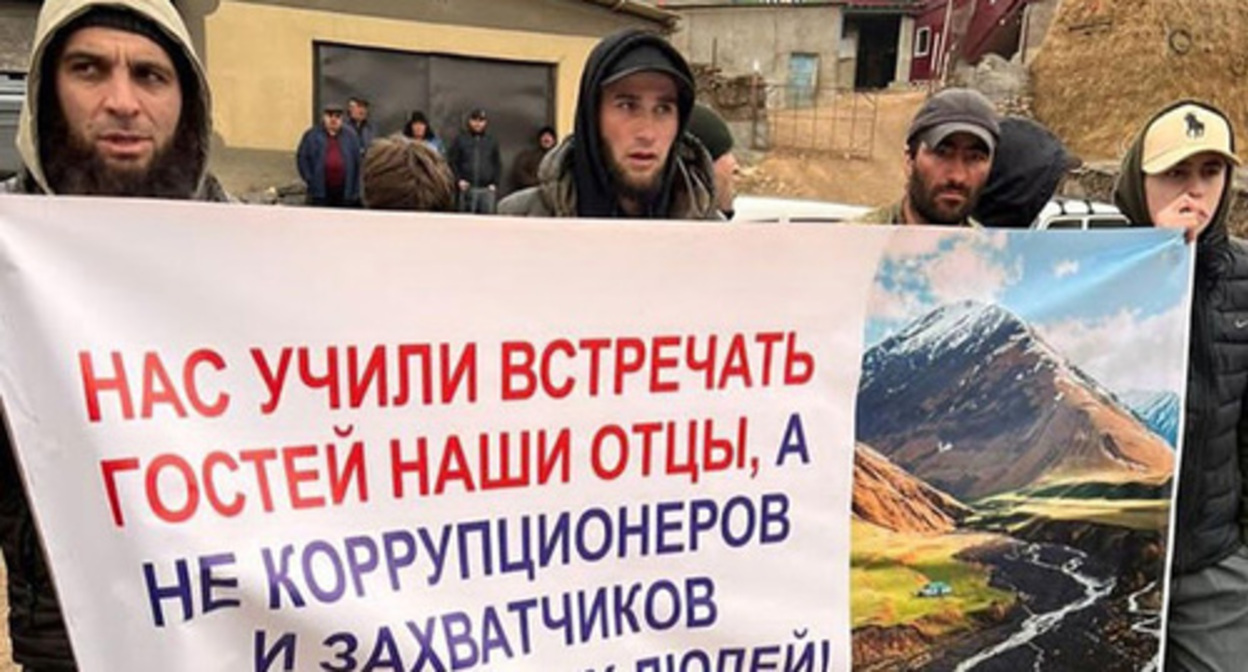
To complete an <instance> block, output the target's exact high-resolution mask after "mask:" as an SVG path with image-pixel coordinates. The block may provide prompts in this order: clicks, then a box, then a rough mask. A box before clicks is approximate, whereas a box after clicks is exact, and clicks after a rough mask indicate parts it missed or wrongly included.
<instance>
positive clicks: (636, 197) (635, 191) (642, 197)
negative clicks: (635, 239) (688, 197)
mask: <svg viewBox="0 0 1248 672" xmlns="http://www.w3.org/2000/svg"><path fill="white" fill-rule="evenodd" d="M604 147H605V143H604ZM607 170H608V172H610V174H611V186H612V188H614V189H615V196H616V198H617V199H619V200H629V201H633V202H635V203H637V205H639V206H641V210H642V212H649V211H650V209H651V206H652V205H653V204H654V202H655V201H657V200H658V198H659V194H660V192H661V191H662V185H663V175H664V173H666V171H665V170H664V171H660V172H659V173H658V174H657V175H655V176H654V179H653V180H651V181H650V184H646V185H641V186H639V185H636V184H631V183H629V182H628V179H627V178H626V177H625V175H624V169H623V168H621V167H620V164H618V163H616V161H615V157H613V156H611V155H610V153H608V154H607Z"/></svg>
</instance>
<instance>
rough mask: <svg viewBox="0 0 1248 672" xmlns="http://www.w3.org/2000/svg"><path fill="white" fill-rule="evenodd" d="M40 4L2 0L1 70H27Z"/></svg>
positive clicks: (0, 24)
mask: <svg viewBox="0 0 1248 672" xmlns="http://www.w3.org/2000/svg"><path fill="white" fill-rule="evenodd" d="M38 18H39V5H38V3H34V2H14V1H12V0H0V72H26V70H27V68H28V67H29V63H28V59H29V58H30V47H31V42H33V41H34V39H35V20H36V19H38Z"/></svg>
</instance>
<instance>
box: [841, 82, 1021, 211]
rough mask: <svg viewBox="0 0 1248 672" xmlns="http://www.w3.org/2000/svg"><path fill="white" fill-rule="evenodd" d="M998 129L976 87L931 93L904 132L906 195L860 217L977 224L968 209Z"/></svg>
mask: <svg viewBox="0 0 1248 672" xmlns="http://www.w3.org/2000/svg"><path fill="white" fill-rule="evenodd" d="M1000 134H1001V131H1000V127H999V126H998V122H997V112H996V110H995V109H993V107H992V103H990V102H989V101H988V99H987V98H985V97H984V96H983V94H981V93H979V92H978V91H974V90H972V89H945V90H944V91H941V92H940V93H938V94H936V95H934V96H932V97H931V98H929V99H928V100H927V102H926V103H924V104H923V107H921V108H919V112H918V114H916V115H915V117H914V121H913V122H911V124H910V130H909V131H908V132H907V133H906V193H905V196H904V197H903V198H902V199H901V201H900V202H898V203H895V204H893V205H891V206H886V207H883V208H880V209H878V210H874V211H872V212H869V213H867V214H866V215H864V216H863V217H862V218H861V219H860V220H859V221H861V222H864V223H869V224H943V225H951V226H977V224H976V222H975V220H973V219H971V213H972V212H974V210H975V204H976V202H977V201H978V200H979V195H980V193H981V192H982V191H983V189H984V185H985V184H986V183H987V182H988V172H989V171H990V170H991V169H992V157H993V154H994V152H995V151H996V148H997V140H998V138H999V137H1000Z"/></svg>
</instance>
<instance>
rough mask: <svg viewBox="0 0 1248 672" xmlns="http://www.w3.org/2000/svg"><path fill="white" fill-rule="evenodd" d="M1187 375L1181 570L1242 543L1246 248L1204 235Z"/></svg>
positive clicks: (1247, 442)
mask: <svg viewBox="0 0 1248 672" xmlns="http://www.w3.org/2000/svg"><path fill="white" fill-rule="evenodd" d="M1199 244H1200V245H1201V248H1200V249H1199V250H1198V252H1197V258H1198V262H1197V274H1196V290H1195V294H1194V296H1193V297H1192V333H1191V349H1190V360H1189V363H1188V373H1187V413H1186V417H1185V421H1186V422H1185V430H1184V435H1183V463H1182V465H1181V467H1180V476H1179V500H1178V517H1177V518H1176V519H1175V520H1176V521H1177V525H1178V527H1177V529H1176V530H1175V538H1174V544H1175V548H1174V571H1175V573H1176V574H1186V573H1188V572H1194V571H1196V570H1199V569H1203V568H1205V567H1208V566H1210V565H1212V564H1214V563H1216V562H1218V561H1220V560H1222V559H1224V558H1226V557H1227V556H1229V555H1231V554H1232V553H1234V552H1235V551H1236V549H1238V548H1239V547H1240V546H1241V545H1242V544H1243V542H1242V540H1241V536H1240V527H1239V517H1240V498H1241V493H1242V490H1243V475H1242V472H1241V464H1240V455H1243V454H1244V451H1245V450H1248V424H1246V423H1248V418H1245V417H1244V395H1245V394H1246V393H1248V246H1246V244H1245V242H1244V241H1242V240H1235V239H1231V238H1228V237H1227V236H1226V233H1225V230H1224V231H1223V232H1222V235H1221V236H1220V237H1217V238H1215V239H1213V240H1208V241H1206V240H1204V239H1202V240H1201V241H1200V243H1199Z"/></svg>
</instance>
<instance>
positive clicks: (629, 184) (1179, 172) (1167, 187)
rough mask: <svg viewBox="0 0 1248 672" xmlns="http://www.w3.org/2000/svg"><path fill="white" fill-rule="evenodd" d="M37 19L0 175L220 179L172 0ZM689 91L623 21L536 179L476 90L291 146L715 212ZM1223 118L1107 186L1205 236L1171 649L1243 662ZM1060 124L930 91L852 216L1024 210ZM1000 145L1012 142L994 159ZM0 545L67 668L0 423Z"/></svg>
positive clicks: (1181, 132) (357, 116) (126, 183)
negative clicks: (885, 181) (474, 100)
mask: <svg viewBox="0 0 1248 672" xmlns="http://www.w3.org/2000/svg"><path fill="white" fill-rule="evenodd" d="M38 25H39V34H38V35H37V36H36V40H35V43H34V49H33V51H32V57H31V63H32V76H31V77H30V79H29V84H28V86H29V89H28V95H27V97H26V101H25V107H24V108H23V111H22V117H21V122H20V128H19V137H18V145H19V151H20V154H21V157H22V160H23V163H24V169H23V171H22V172H21V173H20V174H19V175H18V176H17V177H15V178H14V179H12V180H10V181H8V182H6V183H4V184H3V185H2V186H0V192H9V193H24V194H45V195H49V196H54V195H59V194H80V195H95V196H119V197H146V198H165V199H190V200H204V201H225V200H229V197H228V196H227V195H226V194H225V192H224V190H223V189H222V188H221V187H220V185H219V183H218V182H217V181H216V180H215V179H214V178H213V177H212V176H211V175H210V174H209V173H208V171H207V165H208V152H209V146H210V143H209V137H210V133H211V126H212V120H211V118H210V112H209V111H210V109H211V106H210V91H209V87H208V81H207V79H206V77H205V75H204V70H203V67H202V65H201V63H200V61H199V59H198V57H197V56H196V54H195V52H194V50H193V49H192V47H191V40H190V38H189V36H188V34H187V30H186V26H185V25H184V24H183V22H182V20H181V18H180V17H179V16H178V13H177V11H176V10H175V9H174V8H173V5H172V4H171V3H170V2H169V1H168V0H109V2H108V3H102V2H97V1H94V0H60V1H57V2H46V3H44V5H43V9H42V13H41V16H40V19H39V24H38ZM698 109H699V108H698V107H697V106H696V104H695V87H694V80H693V74H692V72H691V70H690V68H689V65H688V64H687V63H686V62H685V59H684V58H683V57H682V56H681V55H680V54H679V52H677V51H676V50H675V49H674V48H673V47H672V46H671V45H670V44H668V42H667V41H665V40H664V39H663V38H661V37H659V36H656V35H653V34H650V33H646V32H643V31H639V30H625V31H622V32H620V33H617V34H614V35H612V36H610V37H607V38H605V39H603V40H602V41H601V42H600V43H599V44H598V45H597V47H596V48H595V49H594V50H593V51H592V53H591V54H590V56H589V59H588V61H587V63H586V65H585V68H584V72H583V76H582V79H581V83H580V90H579V97H578V103H577V107H576V112H575V120H574V132H573V133H572V134H571V135H570V136H568V137H566V138H564V139H563V140H562V142H556V140H557V138H556V137H555V134H554V131H553V129H541V130H540V131H539V132H538V133H537V134H536V135H535V139H536V141H537V143H538V146H537V150H538V151H536V152H534V154H533V155H532V156H528V157H526V158H525V159H524V163H523V165H517V166H514V167H513V170H516V171H517V172H522V173H523V174H524V175H525V180H527V182H525V183H527V184H531V186H527V187H525V188H523V189H521V190H520V191H517V192H516V193H513V194H511V195H509V196H507V197H506V198H503V199H501V201H498V202H497V203H496V195H497V193H496V192H497V185H498V183H499V179H500V177H501V176H502V174H503V173H502V166H501V165H499V159H498V156H499V154H498V145H497V143H496V142H495V141H494V140H493V139H492V138H491V137H490V135H489V133H488V130H487V129H488V120H487V117H486V113H485V111H484V110H475V111H471V112H470V113H469V114H468V115H467V119H466V125H465V129H464V131H462V132H460V133H459V134H458V135H457V136H456V137H455V138H454V139H453V140H452V141H451V143H450V146H449V147H447V146H445V145H444V143H443V141H442V140H441V139H440V138H439V137H438V136H437V135H436V134H435V133H434V131H433V129H432V128H430V126H429V123H428V119H427V118H426V117H425V116H424V115H423V114H422V113H420V112H419V111H417V112H414V113H412V115H411V116H410V117H409V120H408V124H407V126H406V127H405V128H404V129H403V131H402V133H400V134H396V135H394V136H386V137H377V136H376V134H375V133H374V131H373V129H372V128H371V126H370V124H369V121H368V104H367V101H364V100H362V99H358V98H357V99H354V100H351V101H348V103H347V105H346V108H345V109H344V108H343V107H340V106H337V105H333V104H331V105H326V106H325V108H324V110H323V111H322V112H323V114H322V119H321V123H320V124H318V125H316V126H314V127H313V128H311V129H309V130H308V132H307V133H306V134H305V135H304V137H303V139H302V141H301V142H300V144H299V148H298V152H297V155H298V158H297V161H298V165H299V170H300V174H301V175H302V176H303V179H304V180H305V181H306V182H307V184H308V198H309V201H310V202H311V203H313V204H316V205H323V206H352V205H355V204H357V203H359V204H362V205H363V206H364V207H369V208H399V209H410V210H447V209H450V208H452V207H458V208H459V209H461V210H465V211H472V212H492V211H494V210H495V208H497V211H498V212H499V213H502V214H507V215H516V216H543V217H576V218H632V219H705V220H722V219H725V218H726V217H727V216H729V215H730V214H731V198H730V196H731V175H732V172H733V171H734V170H735V160H734V159H733V158H732V157H731V146H732V142H731V134H729V133H727V132H726V129H725V128H724V127H723V122H722V120H719V119H717V118H716V117H715V116H714V115H713V113H712V114H710V115H708V114H706V113H705V111H702V112H696V111H697V110H698ZM344 117H345V118H344ZM699 119H700V121H699ZM1192 119H1194V120H1195V123H1193V121H1191V120H1192ZM1198 130H1199V132H1197V131H1198ZM686 131H693V132H692V133H687V132H686ZM1046 137H1047V138H1048V139H1049V140H1045V139H1046ZM1233 137H1234V134H1233V132H1232V129H1231V127H1230V123H1229V122H1228V121H1227V119H1226V117H1225V115H1223V114H1221V113H1220V112H1219V111H1217V110H1216V109H1214V108H1212V107H1209V106H1207V105H1204V104H1202V103H1199V102H1196V101H1184V102H1181V103H1179V104H1178V105H1176V106H1175V107H1172V108H1168V109H1166V110H1163V111H1161V112H1160V113H1159V114H1158V115H1157V116H1156V117H1154V119H1153V120H1152V121H1150V122H1149V123H1148V124H1147V125H1146V126H1145V127H1144V129H1142V130H1141V133H1140V135H1139V137H1138V138H1137V140H1136V143H1135V144H1134V145H1133V146H1132V148H1131V151H1130V152H1129V153H1128V155H1127V158H1126V159H1125V160H1124V163H1123V171H1122V177H1121V178H1120V182H1119V185H1118V188H1117V191H1116V199H1117V202H1118V204H1119V207H1121V208H1122V209H1123V210H1124V212H1126V213H1127V214H1128V215H1129V216H1130V217H1131V218H1132V219H1133V220H1134V221H1135V222H1136V223H1137V224H1141V225H1150V226H1161V227H1175V228H1181V229H1183V230H1184V231H1185V232H1186V236H1187V239H1188V240H1189V241H1190V242H1192V243H1193V244H1195V245H1197V252H1198V260H1199V263H1198V271H1197V273H1198V280H1199V282H1198V283H1197V284H1196V287H1197V290H1196V296H1195V299H1194V302H1193V319H1194V320H1196V321H1199V324H1200V325H1202V328H1201V329H1199V330H1194V332H1193V338H1192V340H1191V348H1192V360H1191V361H1192V364H1191V369H1190V373H1189V379H1190V382H1189V391H1191V392H1190V394H1189V401H1188V416H1187V419H1186V422H1185V427H1186V432H1187V434H1186V445H1185V449H1184V452H1183V468H1182V480H1181V482H1180V483H1179V499H1178V502H1179V504H1178V507H1179V517H1178V520H1179V523H1178V525H1179V527H1178V532H1177V536H1176V539H1175V541H1176V548H1177V549H1178V552H1177V554H1176V562H1175V576H1174V577H1173V579H1172V598H1173V599H1172V601H1171V606H1172V611H1171V616H1170V624H1171V628H1170V630H1169V632H1168V633H1167V637H1168V641H1169V642H1170V643H1169V646H1170V647H1171V648H1170V650H1171V652H1172V659H1173V660H1174V661H1176V662H1175V663H1174V665H1177V666H1180V667H1179V668H1178V669H1211V670H1228V669H1242V665H1243V661H1245V660H1248V636H1246V635H1248V551H1246V550H1245V548H1244V544H1243V540H1242V536H1241V533H1240V530H1239V524H1238V521H1239V520H1240V518H1241V516H1242V515H1243V512H1244V508H1245V507H1244V503H1243V484H1244V481H1243V476H1242V473H1241V466H1242V464H1243V463H1244V462H1245V460H1246V459H1248V458H1244V457H1241V455H1240V448H1239V446H1241V445H1248V422H1245V416H1244V413H1243V407H1242V404H1243V400H1244V398H1245V397H1246V396H1248V394H1246V393H1248V376H1245V375H1243V372H1244V371H1248V348H1246V347H1244V346H1245V345H1248V330H1244V329H1242V328H1237V327H1238V322H1237V321H1236V316H1242V315H1248V252H1245V251H1244V248H1243V247H1242V246H1241V245H1240V244H1239V243H1238V242H1235V241H1232V240H1231V239H1230V237H1229V235H1228V233H1227V230H1226V213H1227V211H1228V207H1229V206H1228V201H1229V198H1228V191H1229V190H1228V189H1227V183H1228V181H1229V174H1230V169H1231V167H1232V166H1233V165H1235V164H1237V163H1238V159H1237V158H1236V156H1235V151H1234V146H1233ZM1054 142H1055V140H1053V139H1052V138H1051V134H1050V135H1048V136H1046V135H1045V132H1044V131H1043V129H1037V128H1036V127H1035V126H1034V125H1029V124H1012V123H1008V120H1002V119H1000V117H999V116H998V115H997V113H996V111H995V110H994V109H993V108H992V106H991V104H989V103H988V102H987V101H986V100H985V99H984V98H983V97H982V96H980V95H979V94H977V93H975V92H973V91H967V90H957V89H952V90H947V91H945V92H942V93H940V94H938V95H935V96H933V97H932V98H931V99H930V100H929V101H928V102H927V103H926V104H925V105H924V106H923V108H922V109H921V110H920V111H919V113H918V114H917V115H916V117H915V119H914V122H913V124H912V126H911V128H910V131H909V133H908V137H907V143H906V148H905V151H906V164H905V170H906V178H907V182H906V188H905V191H904V193H903V194H902V195H901V198H900V200H899V201H898V202H897V203H896V204H895V205H893V206H891V207H888V208H883V209H881V210H879V211H877V212H875V213H872V215H870V216H868V217H867V218H866V219H867V220H869V221H873V222H877V223H882V224H896V225H900V224H942V225H955V226H980V225H982V223H983V222H987V221H991V222H992V223H994V224H998V225H1010V226H1016V225H1019V223H1020V222H1021V223H1022V224H1024V225H1025V224H1026V223H1027V222H1029V221H1030V219H1031V217H1034V213H1029V212H1028V211H1026V208H1028V207H1031V206H1034V205H1035V204H1036V203H1040V204H1043V201H1044V200H1047V198H1048V195H1051V194H1052V193H1053V189H1055V188H1056V181H1057V179H1060V174H1061V172H1062V170H1061V168H1062V167H1063V166H1065V165H1066V162H1067V161H1068V160H1069V159H1068V157H1067V156H1066V155H1065V153H1064V152H1062V151H1060V143H1057V144H1056V147H1055V146H1054ZM444 149H445V156H444V155H443V150H444ZM1005 156H1012V157H1016V158H1014V159H1011V160H1010V161H1009V162H1000V161H999V160H1000V159H1001V157H1005ZM1019 157H1033V158H1036V159H1037V161H1034V162H1031V161H1028V160H1026V158H1019ZM721 161H722V163H721ZM517 163H518V164H519V163H520V162H517ZM1019 166H1024V167H1025V170H1024V171H1023V173H1022V175H1021V176H1020V175H1019V174H1018V173H1019V171H1018V170H1017V168H1018V167H1019ZM1054 175H1057V176H1059V177H1057V178H1054V177H1053V176H1054ZM994 180H995V182H994ZM1037 191H1038V192H1039V193H1037ZM1046 192H1047V193H1046ZM725 195H727V196H728V197H729V198H728V200H726V201H725V200H724V196H725ZM1037 209H1038V208H1037ZM977 213H986V214H983V215H978V216H977ZM1002 213H1004V216H1005V218H1004V219H999V217H1001V216H1002ZM1010 213H1013V215H1012V219H1011V215H1010ZM1007 220H1008V221H1007ZM1241 334H1242V336H1241ZM0 546H2V547H3V552H4V560H5V564H6V566H7V568H8V584H9V585H8V590H9V595H10V600H11V613H10V617H9V624H10V633H11V636H12V640H13V655H14V658H15V659H16V661H17V662H18V663H20V664H22V665H23V666H24V667H25V669H26V670H28V671H29V672H41V671H48V670H55V671H64V670H73V669H76V664H75V661H74V655H73V651H72V648H71V646H70V642H69V639H68V636H67V635H66V631H65V626H64V621H63V619H62V616H61V611H60V607H59V603H58V600H57V596H56V592H55V590H54V588H53V583H52V578H51V575H50V573H49V571H48V568H47V566H46V563H45V561H44V558H43V551H42V545H41V542H40V540H39V533H38V530H37V528H36V526H35V522H34V520H33V518H32V516H31V511H30V506H29V501H28V499H27V496H26V493H25V490H24V487H23V484H22V480H21V478H19V476H18V470H17V466H16V463H15V458H14V454H13V450H12V447H11V446H10V445H9V443H8V439H7V436H6V435H5V434H3V433H0ZM1168 669H1169V668H1168Z"/></svg>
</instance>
